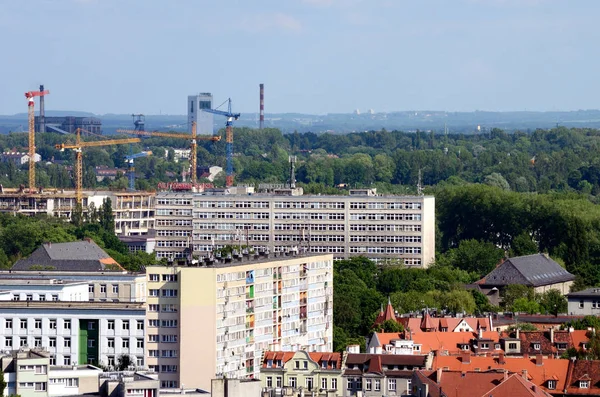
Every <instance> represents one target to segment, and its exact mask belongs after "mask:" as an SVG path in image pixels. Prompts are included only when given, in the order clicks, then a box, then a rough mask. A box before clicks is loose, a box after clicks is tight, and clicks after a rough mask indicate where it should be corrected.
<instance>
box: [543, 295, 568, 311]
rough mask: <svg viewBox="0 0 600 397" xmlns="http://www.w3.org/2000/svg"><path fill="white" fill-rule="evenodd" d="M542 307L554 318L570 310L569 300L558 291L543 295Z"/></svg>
mask: <svg viewBox="0 0 600 397" xmlns="http://www.w3.org/2000/svg"><path fill="white" fill-rule="evenodd" d="M540 306H541V307H542V309H543V310H544V311H546V312H547V313H552V314H554V316H558V313H566V312H567V310H568V302H567V298H565V297H564V295H563V294H562V293H561V292H560V291H559V290H557V289H551V290H548V291H546V292H544V293H543V294H541V296H540Z"/></svg>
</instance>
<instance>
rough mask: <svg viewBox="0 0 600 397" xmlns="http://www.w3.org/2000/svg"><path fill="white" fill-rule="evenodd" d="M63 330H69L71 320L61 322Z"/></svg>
mask: <svg viewBox="0 0 600 397" xmlns="http://www.w3.org/2000/svg"><path fill="white" fill-rule="evenodd" d="M63 328H64V329H71V320H65V321H64V322H63Z"/></svg>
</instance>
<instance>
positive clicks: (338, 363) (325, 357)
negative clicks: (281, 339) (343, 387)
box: [262, 351, 342, 370]
mask: <svg viewBox="0 0 600 397" xmlns="http://www.w3.org/2000/svg"><path fill="white" fill-rule="evenodd" d="M295 355H296V352H273V351H268V352H265V355H264V357H263V363H262V367H263V368H283V366H284V365H285V364H286V363H287V362H288V361H290V360H291V359H292V358H294V356H295ZM308 356H309V357H310V359H311V360H312V361H314V362H315V363H317V364H318V365H319V368H320V369H323V370H335V369H341V368H342V353H329V352H323V353H317V352H313V353H308ZM277 360H281V365H277V363H276V361H277ZM269 361H273V363H272V364H271V367H269V366H268V362H269ZM323 363H325V366H323Z"/></svg>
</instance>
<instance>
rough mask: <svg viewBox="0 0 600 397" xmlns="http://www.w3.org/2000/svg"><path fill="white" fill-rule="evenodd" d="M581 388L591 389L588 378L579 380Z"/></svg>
mask: <svg viewBox="0 0 600 397" xmlns="http://www.w3.org/2000/svg"><path fill="white" fill-rule="evenodd" d="M579 388H580V389H589V388H590V382H589V381H587V380H580V381H579Z"/></svg>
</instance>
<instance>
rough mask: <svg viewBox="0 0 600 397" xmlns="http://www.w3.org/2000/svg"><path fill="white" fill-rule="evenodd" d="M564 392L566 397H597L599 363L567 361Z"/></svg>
mask: <svg viewBox="0 0 600 397" xmlns="http://www.w3.org/2000/svg"><path fill="white" fill-rule="evenodd" d="M564 391H565V395H567V396H599V395H600V361H597V360H594V361H592V360H576V361H572V360H569V371H568V377H567V381H566V384H565V389H564Z"/></svg>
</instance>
